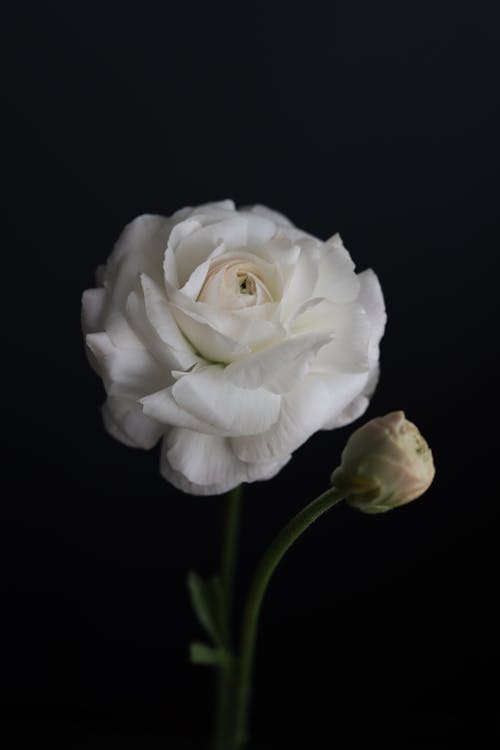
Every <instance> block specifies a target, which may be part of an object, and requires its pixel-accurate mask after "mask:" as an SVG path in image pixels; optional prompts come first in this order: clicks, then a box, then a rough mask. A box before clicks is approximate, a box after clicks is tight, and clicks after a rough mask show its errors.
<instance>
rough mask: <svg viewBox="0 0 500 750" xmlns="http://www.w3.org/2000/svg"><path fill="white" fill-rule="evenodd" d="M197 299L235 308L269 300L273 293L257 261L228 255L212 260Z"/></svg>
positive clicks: (229, 308)
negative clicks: (215, 260) (218, 260)
mask: <svg viewBox="0 0 500 750" xmlns="http://www.w3.org/2000/svg"><path fill="white" fill-rule="evenodd" d="M198 301H199V302H205V303H207V304H209V305H214V306H215V307H222V308H224V309H226V310H236V309H239V308H242V307H253V306H255V305H262V304H265V303H266V302H272V301H273V297H272V294H271V293H270V291H269V289H268V288H267V285H266V283H265V281H264V279H263V273H262V269H261V268H259V266H258V264H257V263H254V262H252V261H248V260H246V259H245V260H244V259H235V260H233V259H231V260H224V261H222V262H219V263H215V264H214V266H213V267H212V268H211V269H210V271H209V272H208V274H207V277H206V279H205V283H204V284H203V286H202V288H201V291H200V294H199V295H198Z"/></svg>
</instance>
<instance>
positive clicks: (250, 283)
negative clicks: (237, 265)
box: [236, 271, 257, 294]
mask: <svg viewBox="0 0 500 750" xmlns="http://www.w3.org/2000/svg"><path fill="white" fill-rule="evenodd" d="M236 276H237V277H238V283H239V287H240V294H255V292H256V291H257V284H256V283H255V280H254V279H253V278H252V277H251V276H249V275H248V274H247V273H246V271H238V272H237V273H236Z"/></svg>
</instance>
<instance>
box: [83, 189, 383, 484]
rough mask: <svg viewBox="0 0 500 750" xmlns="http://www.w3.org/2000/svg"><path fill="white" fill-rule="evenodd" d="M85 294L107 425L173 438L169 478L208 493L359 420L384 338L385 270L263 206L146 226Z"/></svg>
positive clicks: (166, 469)
mask: <svg viewBox="0 0 500 750" xmlns="http://www.w3.org/2000/svg"><path fill="white" fill-rule="evenodd" d="M97 284H98V288H96V289H89V290H87V291H86V292H85V293H84V295H83V306H82V323H83V331H84V334H85V341H86V347H87V351H88V355H89V359H90V362H91V364H92V365H93V367H94V368H95V370H96V371H97V372H98V373H99V375H100V376H101V377H102V379H103V382H104V386H105V389H106V393H107V400H106V403H105V404H104V406H103V419H104V424H105V427H106V429H107V430H108V432H109V433H110V434H111V435H112V436H113V437H115V438H116V439H118V440H120V441H121V442H122V443H125V444H126V445H129V446H132V447H136V448H151V447H153V446H154V445H155V444H156V443H157V442H158V441H159V440H160V438H162V439H163V440H162V449H161V462H160V470H161V473H162V474H163V476H164V477H165V478H166V479H168V480H169V481H170V482H171V483H172V484H173V485H175V486H176V487H178V488H180V489H182V490H184V491H186V492H189V493H192V494H197V495H211V494H219V493H222V492H226V491H227V490H229V489H231V488H233V487H235V486H236V485H238V484H240V483H241V482H252V481H254V480H260V479H269V478H270V477H272V476H274V475H275V474H276V473H277V472H278V471H279V470H280V469H281V468H282V467H283V466H284V465H285V464H286V463H287V461H288V460H289V459H290V457H291V453H292V452H293V451H294V450H295V449H296V448H298V447H299V446H300V445H302V443H304V442H305V441H306V440H307V439H308V438H309V437H310V436H311V435H312V434H313V433H314V432H316V431H317V430H320V429H332V428H334V427H339V426H341V425H344V424H347V423H349V422H351V421H352V420H354V419H356V418H357V417H359V416H360V415H361V414H362V413H363V412H364V410H365V409H366V407H367V405H368V399H369V397H370V395H371V393H372V392H373V389H374V387H375V384H376V381H377V376H378V358H379V341H380V338H381V336H382V334H383V330H384V325H385V319H386V316H385V310H384V302H383V297H382V292H381V290H380V286H379V283H378V280H377V277H376V276H375V274H374V273H373V271H371V270H368V271H364V272H363V273H360V274H356V273H355V272H354V263H353V262H352V260H351V258H350V256H349V253H348V252H347V250H346V249H345V248H344V246H343V244H342V240H341V239H340V237H339V235H338V234H336V235H334V236H333V237H332V238H331V239H329V240H327V241H326V242H322V241H321V240H318V239H316V238H315V237H313V236H311V235H310V234H308V233H307V232H304V231H302V230H299V229H297V228H296V227H294V226H293V224H291V222H290V221H289V220H288V219H286V218H285V217H284V216H282V215H281V214H278V213H276V212H275V211H271V210H270V209H268V208H265V207H263V206H253V207H251V208H245V209H242V210H239V211H237V210H236V209H235V206H234V203H233V202H232V201H223V202H220V203H211V204H207V205H203V206H198V207H196V208H184V209H182V210H180V211H178V212H176V213H175V214H173V216H171V217H169V218H165V217H163V216H150V215H145V216H139V217H138V218H137V219H135V220H134V221H133V222H132V223H131V224H129V225H128V226H127V227H126V228H125V230H124V231H123V233H122V235H121V236H120V238H119V239H118V242H117V244H116V246H115V248H114V250H113V252H112V253H111V256H110V258H109V260H108V262H107V264H106V266H104V267H100V268H99V269H98V271H97Z"/></svg>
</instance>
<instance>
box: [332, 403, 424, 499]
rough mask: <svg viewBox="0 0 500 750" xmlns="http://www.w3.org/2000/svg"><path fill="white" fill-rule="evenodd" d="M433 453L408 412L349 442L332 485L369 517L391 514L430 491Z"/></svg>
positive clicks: (367, 427) (373, 423)
mask: <svg viewBox="0 0 500 750" xmlns="http://www.w3.org/2000/svg"><path fill="white" fill-rule="evenodd" d="M434 474H435V468H434V461H433V458H432V453H431V450H430V448H429V446H428V445H427V443H426V442H425V440H424V438H423V437H422V435H421V434H420V432H419V430H418V428H417V427H416V426H415V425H414V424H412V422H409V421H408V420H407V419H406V418H405V415H404V412H402V411H394V412H391V413H390V414H386V415H385V416H384V417H377V418H376V419H372V420H370V422H367V423H366V424H364V425H363V426H362V427H360V428H359V429H358V430H356V431H355V432H354V433H353V434H352V435H351V436H350V437H349V439H348V441H347V443H346V446H345V448H344V450H343V452H342V462H341V465H340V466H339V468H337V469H335V471H334V472H333V474H332V477H331V482H332V484H333V485H334V486H335V487H337V488H338V489H339V490H342V491H345V493H346V500H347V502H348V503H349V504H350V505H351V506H352V507H354V508H358V510H361V511H363V512H364V513H385V511H387V510H390V509H391V508H397V507H398V506H399V505H405V504H406V503H409V502H411V501H412V500H415V499H416V498H417V497H420V495H422V494H423V493H424V492H425V491H426V490H427V489H428V487H429V486H430V484H431V482H432V480H433V479H434Z"/></svg>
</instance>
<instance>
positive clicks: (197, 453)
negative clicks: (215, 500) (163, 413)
mask: <svg viewBox="0 0 500 750" xmlns="http://www.w3.org/2000/svg"><path fill="white" fill-rule="evenodd" d="M289 458H290V456H286V457H284V458H283V459H282V460H280V461H273V462H267V463H263V464H253V465H251V464H247V463H245V462H243V461H240V460H239V459H238V458H237V457H236V456H235V454H234V453H233V451H232V448H231V444H230V442H229V441H228V440H227V439H226V438H219V437H214V436H211V435H202V434H200V433H198V432H192V431H191V430H183V429H178V428H174V429H173V430H171V431H170V432H169V433H168V434H167V436H166V437H165V439H164V441H163V445H162V452H161V463H160V471H161V473H162V475H163V476H164V477H165V478H166V479H167V480H168V481H170V482H171V483H172V484H173V485H174V486H175V487H177V488H178V489H180V490H183V491H184V492H188V493H190V494H192V495H221V494H222V493H224V492H228V491H229V490H231V489H233V488H234V487H236V486H238V485H239V484H241V483H242V482H253V481H255V480H259V479H270V478H271V477H272V476H274V475H275V474H277V473H278V471H279V470H280V469H281V468H282V467H283V466H284V465H285V463H286V462H287V461H288V460H289Z"/></svg>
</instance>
